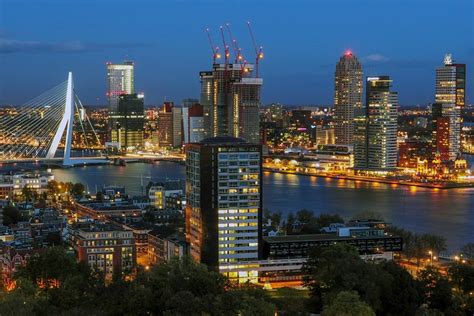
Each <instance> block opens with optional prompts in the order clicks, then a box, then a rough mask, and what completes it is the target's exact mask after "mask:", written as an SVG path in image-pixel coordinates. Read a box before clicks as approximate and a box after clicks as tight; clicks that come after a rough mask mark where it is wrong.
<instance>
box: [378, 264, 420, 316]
mask: <svg viewBox="0 0 474 316" xmlns="http://www.w3.org/2000/svg"><path fill="white" fill-rule="evenodd" d="M379 268H380V269H382V270H383V271H384V272H385V273H387V275H388V278H387V280H388V282H387V283H386V284H385V286H383V287H382V293H381V296H380V297H381V300H382V304H381V305H382V308H383V310H382V311H381V314H383V315H414V314H415V313H416V311H417V309H418V307H419V306H420V304H421V303H422V296H421V291H420V286H419V284H418V283H417V282H416V280H414V279H413V277H412V276H411V275H410V274H409V273H408V272H407V270H405V269H404V268H402V267H401V266H400V265H398V264H397V263H395V262H393V261H389V262H384V263H381V264H380V265H379Z"/></svg>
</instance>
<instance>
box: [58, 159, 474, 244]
mask: <svg viewBox="0 0 474 316" xmlns="http://www.w3.org/2000/svg"><path fill="white" fill-rule="evenodd" d="M53 172H54V174H55V175H56V178H57V179H58V180H60V181H72V182H84V183H85V184H87V185H88V188H89V190H90V191H94V190H95V187H96V186H97V188H101V187H102V186H104V185H122V186H126V188H127V191H128V192H129V194H132V195H137V194H141V193H142V192H143V186H142V184H143V185H144V186H146V184H147V183H148V181H149V180H150V179H153V180H155V181H156V180H162V179H166V178H169V179H176V178H179V179H184V176H185V170H184V167H183V166H182V165H179V164H174V163H169V162H160V163H158V164H142V163H135V164H128V165H127V166H126V167H117V166H90V167H81V168H72V169H56V170H54V171H53ZM263 185H264V188H263V192H264V207H265V208H268V209H271V210H279V211H282V213H283V214H288V213H289V212H296V211H298V210H299V209H302V208H307V209H310V210H313V211H315V212H316V213H339V214H341V215H342V216H344V217H345V218H347V219H349V218H351V217H352V216H354V215H355V214H357V213H358V212H361V211H375V212H379V213H381V214H382V215H383V216H384V218H385V219H386V220H388V221H389V222H392V223H393V224H395V225H397V226H402V227H404V228H406V229H409V230H412V231H417V232H430V233H436V234H442V235H444V236H446V237H447V238H448V243H449V246H450V247H451V248H458V247H460V246H461V245H463V244H465V243H467V242H474V233H472V232H473V231H474V189H453V190H439V189H438V190H433V189H428V188H420V187H414V186H403V185H396V184H395V185H393V184H385V183H377V182H362V181H350V180H343V179H332V178H318V177H310V176H297V175H293V174H278V173H268V172H265V173H264V179H263Z"/></svg>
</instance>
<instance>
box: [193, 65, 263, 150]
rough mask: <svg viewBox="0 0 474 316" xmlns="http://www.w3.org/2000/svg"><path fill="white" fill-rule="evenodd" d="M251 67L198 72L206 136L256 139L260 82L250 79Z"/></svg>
mask: <svg viewBox="0 0 474 316" xmlns="http://www.w3.org/2000/svg"><path fill="white" fill-rule="evenodd" d="M252 71H253V65H252V64H237V63H236V64H228V63H225V64H214V66H213V70H212V71H202V72H200V78H201V105H202V106H203V109H204V126H205V127H206V136H233V137H242V138H244V139H245V140H247V141H249V142H251V143H258V142H259V139H260V128H259V107H260V91H261V86H262V84H263V80H262V78H252V77H251V74H252Z"/></svg>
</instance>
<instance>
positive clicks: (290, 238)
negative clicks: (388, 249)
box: [263, 233, 398, 243]
mask: <svg viewBox="0 0 474 316" xmlns="http://www.w3.org/2000/svg"><path fill="white" fill-rule="evenodd" d="M391 237H398V236H390V235H384V236H369V237H351V236H338V235H337V234H335V233H332V234H331V233H330V234H310V235H285V236H273V237H268V236H265V237H263V239H264V240H265V241H267V242H270V243H279V242H281V243H287V242H304V241H315V240H334V241H336V240H344V239H373V238H391Z"/></svg>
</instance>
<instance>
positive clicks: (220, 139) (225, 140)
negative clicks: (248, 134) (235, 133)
mask: <svg viewBox="0 0 474 316" xmlns="http://www.w3.org/2000/svg"><path fill="white" fill-rule="evenodd" d="M200 143H201V144H247V141H246V140H245V139H243V138H236V137H232V136H217V137H209V138H206V139H203V140H202V141H201V142H200Z"/></svg>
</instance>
